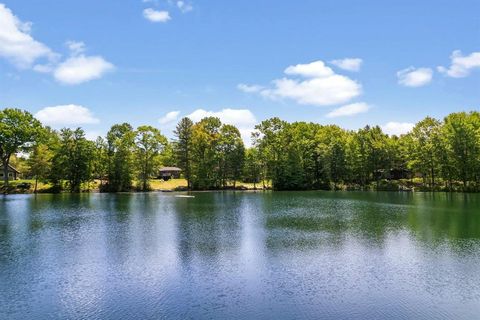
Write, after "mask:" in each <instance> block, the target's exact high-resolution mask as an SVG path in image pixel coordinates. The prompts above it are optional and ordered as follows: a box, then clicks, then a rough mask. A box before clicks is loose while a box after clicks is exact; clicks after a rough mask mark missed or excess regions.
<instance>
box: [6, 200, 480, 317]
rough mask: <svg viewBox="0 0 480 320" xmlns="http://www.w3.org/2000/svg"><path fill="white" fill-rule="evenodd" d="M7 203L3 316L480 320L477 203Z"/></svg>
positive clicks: (479, 203)
mask: <svg viewBox="0 0 480 320" xmlns="http://www.w3.org/2000/svg"><path fill="white" fill-rule="evenodd" d="M194 195H195V198H178V197H175V194H173V193H164V194H162V193H150V194H117V195H110V194H82V195H37V196H33V195H9V196H5V197H0V285H1V290H0V319H479V318H480V316H479V315H480V196H479V195H468V194H466V195H463V194H440V193H438V194H423V193H415V194H411V193H373V192H372V193H368V192H364V193H362V192H358V193H355V192H350V193H348V192H345V193H344V192H276V193H271V192H268V193H253V192H252V193H248V192H247V193H233V192H225V193H222V192H211V193H195V194H194Z"/></svg>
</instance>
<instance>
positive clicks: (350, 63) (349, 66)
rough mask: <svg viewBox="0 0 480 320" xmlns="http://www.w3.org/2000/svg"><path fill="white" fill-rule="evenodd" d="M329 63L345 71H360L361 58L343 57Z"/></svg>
mask: <svg viewBox="0 0 480 320" xmlns="http://www.w3.org/2000/svg"><path fill="white" fill-rule="evenodd" d="M330 63H331V64H333V65H335V66H337V67H339V68H340V69H343V70H347V71H354V72H357V71H360V67H361V66H362V63H363V60H362V59H359V58H345V59H337V60H332V61H330Z"/></svg>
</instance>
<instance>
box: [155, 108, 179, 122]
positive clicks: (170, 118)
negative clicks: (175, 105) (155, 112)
mask: <svg viewBox="0 0 480 320" xmlns="http://www.w3.org/2000/svg"><path fill="white" fill-rule="evenodd" d="M179 115H180V111H170V112H168V113H167V114H166V115H164V116H163V117H161V118H160V119H158V122H159V123H160V124H161V125H166V124H169V123H172V122H174V121H177V119H178V116H179Z"/></svg>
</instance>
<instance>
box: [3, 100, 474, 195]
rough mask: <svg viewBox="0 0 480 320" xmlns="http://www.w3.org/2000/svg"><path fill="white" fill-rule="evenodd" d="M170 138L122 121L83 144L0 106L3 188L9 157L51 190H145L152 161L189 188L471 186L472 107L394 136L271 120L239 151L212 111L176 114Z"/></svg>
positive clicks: (72, 133)
mask: <svg viewBox="0 0 480 320" xmlns="http://www.w3.org/2000/svg"><path fill="white" fill-rule="evenodd" d="M174 135H175V138H174V139H173V140H172V141H169V140H168V139H167V138H166V137H165V136H164V135H162V133H161V132H160V131H159V130H158V129H157V128H154V127H152V126H140V127H138V128H136V129H135V128H133V127H132V126H131V125H130V124H128V123H122V124H116V125H114V126H112V127H111V129H110V130H109V131H108V133H107V135H106V136H105V137H98V138H97V140H96V141H90V140H88V139H86V138H85V132H84V131H83V130H82V129H81V128H77V129H75V130H73V129H68V128H64V129H61V130H60V131H56V130H53V129H51V128H49V127H46V126H43V125H42V124H41V123H40V122H39V121H38V120H36V119H35V118H34V117H33V116H32V115H31V114H30V113H29V112H27V111H23V110H19V109H3V110H1V111H0V157H1V161H2V166H3V170H4V189H5V188H6V186H8V183H9V181H8V174H7V173H8V167H9V164H11V163H12V161H15V162H16V163H20V162H21V163H22V164H23V167H24V168H25V171H26V172H25V174H26V175H28V176H29V177H31V178H32V179H34V180H35V181H47V182H49V183H50V184H51V185H52V188H51V191H52V192H60V191H62V190H66V191H70V192H80V191H83V190H85V189H88V185H89V182H90V181H93V180H96V181H99V184H100V191H105V192H119V191H130V190H140V191H147V190H149V189H150V180H151V179H152V178H154V177H156V176H157V175H158V169H159V168H160V167H161V166H178V167H180V168H181V169H182V170H183V175H184V178H185V179H186V180H187V181H188V188H189V189H192V190H208V189H224V188H235V184H236V182H237V181H246V182H252V183H255V184H256V186H257V185H258V187H259V188H265V183H266V182H268V184H269V185H271V186H272V187H273V189H275V190H308V189H334V190H336V189H372V188H373V189H375V188H376V189H378V190H380V189H389V188H390V189H392V190H398V189H399V188H400V187H405V186H407V187H408V186H409V185H412V184H413V183H414V182H415V181H417V184H418V185H419V188H420V189H421V190H438V191H440V190H445V191H479V190H480V113H479V112H470V113H466V112H459V113H452V114H450V115H448V116H446V117H445V118H444V119H443V120H437V119H433V118H429V117H427V118H425V119H424V120H422V121H420V122H419V123H417V124H416V125H415V127H414V128H413V130H412V131H411V132H409V133H408V134H405V135H401V136H399V137H398V136H389V135H387V134H385V133H384V132H382V129H381V128H380V127H379V126H366V127H365V128H362V129H359V130H356V131H352V130H344V129H342V128H340V127H338V126H336V125H320V124H316V123H306V122H293V123H289V122H286V121H282V120H280V119H278V118H271V119H268V120H265V121H263V122H261V123H260V124H258V125H257V126H256V127H255V131H254V132H253V134H252V147H251V148H245V146H244V143H243V140H242V138H241V135H240V132H239V130H238V129H237V128H236V127H235V126H232V125H229V124H222V123H221V121H220V119H218V118H215V117H207V118H204V119H202V120H201V121H199V122H197V123H193V122H192V121H191V120H190V119H189V118H183V119H181V120H180V122H179V123H178V125H177V127H176V129H175V131H174ZM399 182H401V183H399ZM5 190H6V189H5Z"/></svg>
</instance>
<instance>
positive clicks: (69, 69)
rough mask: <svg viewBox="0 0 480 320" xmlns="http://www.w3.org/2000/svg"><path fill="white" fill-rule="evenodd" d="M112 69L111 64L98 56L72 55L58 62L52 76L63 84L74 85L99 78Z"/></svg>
mask: <svg viewBox="0 0 480 320" xmlns="http://www.w3.org/2000/svg"><path fill="white" fill-rule="evenodd" d="M113 69H114V66H113V64H111V63H110V62H108V61H106V60H105V59H104V58H102V57H100V56H85V55H83V54H81V55H78V56H72V57H70V58H68V59H67V60H65V61H64V62H62V63H60V64H59V65H58V66H57V67H56V68H55V70H54V72H53V76H54V77H55V79H56V80H57V81H58V82H60V83H63V84H68V85H74V84H80V83H83V82H87V81H90V80H93V79H98V78H101V77H102V76H103V75H104V74H105V73H107V72H108V71H112V70H113Z"/></svg>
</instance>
